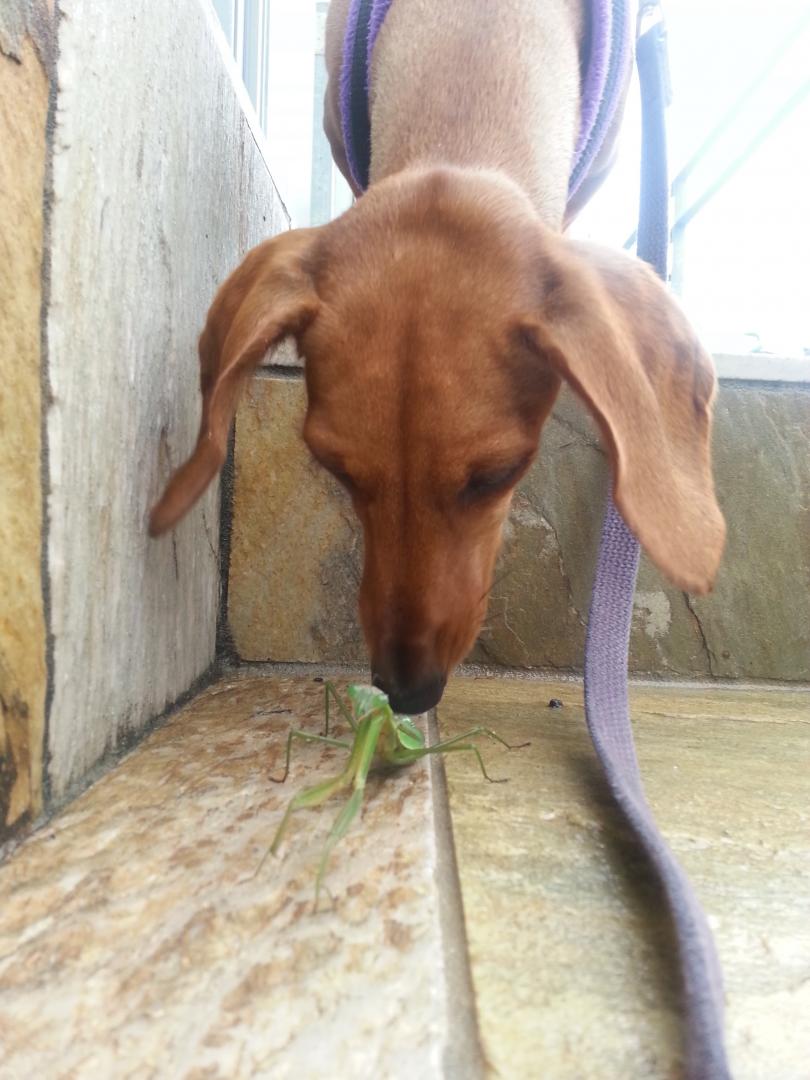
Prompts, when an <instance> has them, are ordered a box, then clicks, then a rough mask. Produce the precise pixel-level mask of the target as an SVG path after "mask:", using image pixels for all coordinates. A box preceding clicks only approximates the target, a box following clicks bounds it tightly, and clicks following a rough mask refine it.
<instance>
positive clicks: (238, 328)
mask: <svg viewBox="0 0 810 1080" xmlns="http://www.w3.org/2000/svg"><path fill="white" fill-rule="evenodd" d="M316 232H317V230H316V229H298V230H295V231H293V232H287V233H283V234H282V235H280V236H276V237H274V238H273V239H272V240H266V241H265V242H264V243H263V244H259V246H258V247H256V248H254V249H253V250H252V251H251V252H250V254H249V255H248V256H247V257H246V258H245V260H244V261H243V262H242V264H241V265H240V266H239V267H238V268H237V269H236V270H235V271H234V272H233V273H232V274H231V276H230V277H229V278H228V280H227V281H226V282H225V284H224V285H222V287H221V288H220V290H219V292H218V293H217V295H216V296H215V298H214V302H213V303H212V305H211V308H210V310H209V312H208V318H207V320H206V324H205V329H204V330H203V332H202V334H201V336H200V343H199V352H200V389H201V390H202V398H203V404H202V420H201V422H200V433H199V435H198V437H197V445H196V446H195V448H194V452H193V453H192V455H191V457H190V458H189V459H188V461H186V462H185V464H184V465H181V466H180V468H179V469H177V471H176V472H175V473H174V475H173V476H172V478H171V479H170V480H169V483H168V484H167V485H166V490H165V491H164V492H163V495H162V496H161V498H160V500H159V501H158V502H157V503H156V504H155V506H154V507H153V509H152V513H151V514H150V517H149V532H150V535H152V536H160V534H161V533H164V532H166V530H167V529H170V528H172V526H173V525H175V524H176V523H177V522H178V521H179V520H180V518H182V517H183V515H184V514H186V513H187V512H188V510H190V509H191V507H192V506H193V505H194V503H195V502H196V501H197V499H199V497H200V496H201V495H202V493H203V492H204V491H205V489H206V488H207V487H208V485H209V484H210V482H211V481H212V480H213V478H214V477H215V476H216V474H217V472H218V471H219V470H220V468H221V467H222V465H223V463H224V461H225V455H226V453H227V446H228V433H229V431H230V427H231V423H232V422H233V418H234V413H235V412H236V405H237V400H238V396H239V390H240V389H241V386H242V383H243V382H244V381H245V379H246V377H247V376H248V375H249V374H250V373H251V372H252V371H253V370H254V369H255V368H256V367H257V366H258V364H259V363H260V361H261V359H262V357H263V356H264V354H265V353H266V352H267V350H268V349H269V348H270V347H271V346H272V345H274V344H276V343H277V342H278V341H280V340H281V338H283V337H285V336H286V335H287V334H294V333H297V332H298V331H300V330H302V329H303V328H304V327H305V326H306V325H307V324H308V323H309V322H310V321H311V319H312V318H313V317H314V316H315V314H316V312H317V306H318V304H317V296H316V294H315V290H314V287H313V284H312V279H311V276H310V273H309V271H308V269H307V265H306V264H307V256H308V255H309V253H310V251H311V248H312V241H313V237H314V234H315V233H316Z"/></svg>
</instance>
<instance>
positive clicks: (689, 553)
mask: <svg viewBox="0 0 810 1080" xmlns="http://www.w3.org/2000/svg"><path fill="white" fill-rule="evenodd" d="M346 8H347V0H333V2H332V8H331V12H330V22H329V25H328V31H327V61H328V64H329V70H330V85H329V89H328V90H327V101H326V128H327V133H328V134H329V136H330V139H331V141H332V145H333V149H334V152H335V158H336V160H337V162H338V164H339V165H342V167H343V168H344V169H345V156H344V155H343V153H342V150H341V146H342V144H341V140H340V134H339V125H338V124H337V120H336V116H337V113H336V92H337V91H336V89H335V83H336V79H337V71H338V67H339V60H340V47H341V46H340V43H341V40H342V22H343V20H345V17H346ZM581 22H582V20H581V16H580V11H579V5H578V4H576V3H574V2H573V0H572V2H563V0H558V2H553V0H547V2H545V3H542V4H540V3H537V0H498V2H497V3H495V2H494V0H477V2H476V3H475V4H470V3H469V2H468V0H444V2H443V3H441V4H437V3H433V2H429V3H425V2H424V0H394V3H393V4H392V7H391V10H390V12H389V14H388V16H387V17H386V21H385V23H384V25H383V27H382V30H381V32H380V36H379V38H378V40H377V44H376V46H375V49H374V55H373V60H372V67H371V90H370V102H371V123H372V163H371V180H372V183H371V186H370V188H369V190H368V192H367V193H366V194H365V195H363V196H362V198H360V199H358V201H357V203H356V204H355V205H354V206H353V207H352V208H351V209H350V210H348V211H347V212H346V213H345V214H343V215H342V216H341V217H340V218H338V219H337V220H335V221H333V222H331V223H330V224H328V225H325V226H322V227H320V228H314V229H300V230H296V231H293V232H289V233H285V234H283V235H281V236H277V237H275V238H273V239H271V240H268V241H266V242H265V243H263V244H261V245H260V246H259V247H257V248H255V249H254V250H253V251H252V252H250V254H249V255H248V256H247V258H246V259H245V260H244V262H243V263H242V265H241V266H240V267H239V268H238V269H237V270H236V271H235V272H234V273H233V274H232V275H231V277H230V278H228V280H227V281H226V282H225V284H224V285H223V286H222V287H221V288H220V290H219V292H218V294H217V296H216V298H215V299H214V302H213V304H212V306H211V310H210V312H209V315H208V320H207V323H206V326H205V329H204V331H203V334H202V337H201V339H200V363H201V385H202V396H203V412H202V422H201V427H200V434H199V439H198V442H197V446H196V448H195V450H194V452H193V454H192V456H191V458H190V459H189V460H188V461H187V462H186V463H185V464H184V465H183V466H181V468H180V469H178V471H177V472H176V473H175V475H174V476H173V477H172V478H171V480H170V482H169V484H168V486H167V488H166V491H165V493H164V495H163V497H162V498H161V500H160V501H159V502H158V504H157V505H156V506H155V508H154V510H153V512H152V517H151V522H150V530H151V532H152V534H153V535H158V534H160V533H162V532H164V531H165V530H167V529H169V528H171V527H172V526H173V525H174V524H175V522H177V521H178V520H179V519H180V518H181V517H182V516H183V514H185V513H186V511H187V510H188V509H189V507H190V506H191V505H192V504H193V503H194V501H195V500H196V499H197V498H198V497H199V496H200V495H201V493H202V492H203V491H204V490H205V488H206V487H207V485H208V484H209V483H210V482H211V481H212V480H213V479H214V477H215V476H216V475H217V472H218V470H219V469H220V467H221V465H222V464H223V461H224V459H225V454H226V448H227V440H228V433H229V429H230V426H231V423H232V421H233V417H234V412H235V409H236V404H237V397H238V394H239V391H240V388H241V386H242V385H243V383H244V382H245V380H246V378H247V377H248V376H249V375H250V374H251V372H252V371H253V370H254V369H255V368H256V366H257V365H258V364H259V363H260V362H261V361H262V359H263V358H264V356H265V354H266V353H267V350H268V349H270V348H271V347H272V346H273V345H274V344H276V343H277V342H279V341H280V340H281V338H283V337H284V336H285V335H287V334H293V335H295V338H296V340H297V343H298V347H299V350H300V352H301V354H302V355H303V356H304V357H305V358H306V369H305V374H306V387H307V395H308V410H307V416H306V421H305V424H304V432H303V434H304V439H305V441H306V443H307V445H308V447H309V448H310V450H311V452H312V454H313V455H314V456H315V458H316V459H317V460H318V461H319V462H320V463H321V464H322V465H323V466H324V467H325V468H327V469H329V470H330V471H331V472H332V473H334V475H335V476H337V478H338V479H339V480H340V481H341V482H342V483H343V485H344V486H345V487H346V489H347V491H348V492H349V495H350V496H351V500H352V503H353V506H354V509H355V511H356V513H357V516H358V518H359V519H360V522H361V524H362V527H363V533H364V540H365V566H364V573H363V581H362V586H361V590H360V614H361V619H362V624H363V630H364V633H365V637H366V641H367V644H368V648H369V652H370V655H371V665H372V671H373V676H374V679H375V682H376V683H377V685H379V686H381V687H382V688H383V689H385V690H386V691H387V692H388V694H389V696H390V699H391V703H392V706H393V707H394V708H395V709H396V710H397V711H400V712H406V713H418V712H422V711H424V710H426V709H428V708H431V707H432V706H434V705H435V704H436V703H437V702H438V700H439V699H440V697H441V694H442V691H443V688H444V685H445V682H446V679H447V676H448V674H449V672H450V671H451V670H452V669H453V668H454V666H455V665H456V664H457V663H458V662H459V661H460V660H461V659H463V657H464V656H465V655H466V654H467V652H468V651H469V650H470V648H471V647H472V645H473V643H474V641H475V638H476V635H477V632H478V630H479V627H480V625H481V622H482V619H483V617H484V613H485V608H486V597H487V594H488V590H489V588H490V585H491V582H492V576H493V567H494V564H495V559H496V556H497V553H498V548H499V545H500V540H501V530H502V526H503V523H504V520H505V518H506V516H507V513H508V511H509V505H510V501H511V497H512V493H513V491H514V489H515V485H516V484H517V483H518V481H519V480H520V478H521V477H522V476H523V475H524V473H525V472H526V470H527V469H528V468H529V466H530V464H531V462H532V460H533V459H534V457H535V455H536V453H537V450H538V443H539V440H540V432H541V428H542V426H543V422H544V421H545V419H546V417H547V416H548V414H549V412H550V410H551V408H552V406H553V404H554V400H555V397H556V395H557V392H558V390H559V388H560V384H561V381H562V380H565V381H566V382H568V383H569V384H570V385H571V386H572V387H573V389H574V390H575V391H576V393H577V394H578V395H579V396H580V398H581V400H582V401H583V402H584V404H585V405H586V406H587V408H588V409H589V410H590V411H591V413H592V414H593V416H594V417H595V419H596V421H597V423H598V425H599V427H600V429H601V433H602V436H603V439H604V442H605V445H606V447H607V449H608V451H609V454H610V457H611V461H612V465H613V476H614V491H615V498H616V502H617V504H618V506H619V508H620V509H621V511H622V513H623V514H624V516H625V518H626V520H627V522H628V524H629V525H630V527H631V529H632V530H633V532H634V533H635V534H636V536H637V537H638V538H639V540H640V541H641V543H642V545H643V546H644V549H645V550H646V552H647V553H648V555H649V556H650V558H651V559H652V560H653V562H654V563H655V564H656V565H657V566H658V567H659V568H660V569H661V570H662V571H663V572H664V573H665V574H666V575H667V576H668V577H669V578H670V579H671V580H672V581H673V582H675V583H676V584H677V585H678V586H679V587H681V588H683V589H686V590H689V591H691V592H696V593H703V592H706V591H707V590H709V589H710V587H711V584H712V580H713V578H714V575H715V572H716V570H717V566H718V562H719V559H720V555H721V551H722V547H723V541H724V524H723V519H722V516H721V514H720V511H719V509H718V506H717V503H716V501H715V496H714V490H713V483H712V475H711V467H710V429H711V413H712V401H713V398H714V394H715V377H714V371H713V367H712V362H711V360H710V358H709V356H708V355H707V354H706V353H705V352H704V350H703V349H702V348H701V346H700V344H699V343H698V341H697V340H696V338H695V335H694V333H693V331H692V330H691V329H690V327H689V324H688V323H687V321H686V319H685V317H684V316H683V314H682V313H681V311H680V309H679V308H678V306H677V304H676V303H675V302H674V301H673V299H672V298H671V297H670V296H669V295H668V294H667V292H666V291H665V289H664V288H663V286H662V285H661V284H660V283H659V282H658V280H657V279H656V277H655V276H654V274H653V273H652V272H651V271H650V270H649V269H648V268H647V267H646V266H645V265H643V264H642V263H640V262H639V261H637V260H635V259H633V258H631V257H628V256H626V255H624V254H622V253H617V252H612V251H608V250H603V249H600V248H597V247H594V246H592V245H588V244H584V243H574V242H572V241H570V240H568V239H566V238H565V237H564V236H563V235H562V233H561V228H562V224H563V220H564V216H565V213H566V207H565V204H566V191H567V180H568V168H569V163H570V158H571V151H572V146H573V140H574V136H575V129H576V125H577V117H578V106H579V100H578V86H579V83H578V79H579V75H578V73H579V59H578V50H579V47H580V45H581V40H580V38H581V35H582V26H581ZM597 171H598V170H597ZM599 512H600V508H598V507H594V513H599Z"/></svg>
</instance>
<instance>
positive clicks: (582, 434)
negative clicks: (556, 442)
mask: <svg viewBox="0 0 810 1080" xmlns="http://www.w3.org/2000/svg"><path fill="white" fill-rule="evenodd" d="M553 420H554V422H555V423H557V424H560V425H561V426H562V427H564V428H565V430H566V431H570V432H571V433H572V434H573V435H575V436H576V439H575V442H577V443H580V444H581V445H582V446H584V447H586V448H587V449H588V450H595V451H596V452H597V454H601V455H602V457H607V454H606V453H605V448H604V447H603V446H602V444H601V443H599V442H597V441H595V440H594V439H592V438H590V437H589V435H588V432H586V431H582V430H580V428H578V427H577V426H576V424H573V423H571V421H570V420H566V419H565V417H563V416H558V415H557V413H555V414H554V417H553ZM565 445H566V446H570V445H571V443H566V444H565ZM557 449H563V447H558V448H557Z"/></svg>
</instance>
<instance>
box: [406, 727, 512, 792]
mask: <svg viewBox="0 0 810 1080" xmlns="http://www.w3.org/2000/svg"><path fill="white" fill-rule="evenodd" d="M459 738H462V739H463V738H464V736H463V735H460V736H459ZM510 749H511V747H510ZM462 750H464V751H466V752H467V753H469V754H475V756H476V758H477V759H478V764H479V766H480V768H481V773H482V774H483V777H484V779H485V780H489V782H490V784H505V783H506V782H507V780H508V779H509V777H508V776H502V777H501V778H500V780H495V779H494V777H492V776H490V775H489V773H488V772H487V770H486V766H485V765H484V759H483V758H482V757H481V752H480V751H479V749H478V747H477V746H474V745H473V744H472V743H459V742H458V741H457V740H456V739H448V740H447V742H446V743H437V744H436V746H429V747H427V749H426V750H424V751H423V753H424V754H455V753H459V752H460V751H462ZM420 756H421V755H420Z"/></svg>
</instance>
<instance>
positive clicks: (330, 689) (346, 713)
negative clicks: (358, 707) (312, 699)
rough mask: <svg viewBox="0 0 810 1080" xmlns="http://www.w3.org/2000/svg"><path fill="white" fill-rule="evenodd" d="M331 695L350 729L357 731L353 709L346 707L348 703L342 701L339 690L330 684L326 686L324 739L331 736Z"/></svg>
mask: <svg viewBox="0 0 810 1080" xmlns="http://www.w3.org/2000/svg"><path fill="white" fill-rule="evenodd" d="M330 694H331V695H332V697H333V698H334V699H335V704H336V705H337V707H338V709H339V710H340V715H341V716H342V717H343V719H344V720H345V721H346V723H347V724H348V725H349V727H350V728H351V729H352V731H357V724H356V723H355V721H354V717H353V716H352V713H351V709H348V708H347V707H346V702H345V701H342V700H341V698H340V695H339V694H338V692H337V690H336V689H335V684H334V683H330V682H328V683H327V684H326V686H325V687H324V713H325V715H326V720H325V722H324V725H323V734H324V737H326V736H327V735H328V734H329V695H330Z"/></svg>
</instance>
